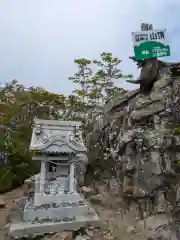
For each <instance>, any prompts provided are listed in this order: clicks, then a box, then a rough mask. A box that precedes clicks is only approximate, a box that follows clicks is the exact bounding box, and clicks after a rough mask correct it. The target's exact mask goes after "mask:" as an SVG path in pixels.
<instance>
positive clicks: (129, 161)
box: [88, 67, 180, 239]
mask: <svg viewBox="0 0 180 240" xmlns="http://www.w3.org/2000/svg"><path fill="white" fill-rule="evenodd" d="M179 125H180V77H178V76H175V77H173V76H172V74H171V73H170V71H169V69H168V68H167V67H164V68H162V69H161V70H160V71H159V74H158V79H157V80H156V82H155V83H154V85H153V87H152V89H151V91H150V93H149V94H147V95H144V94H141V93H140V90H135V91H125V90H122V91H121V92H120V93H119V95H118V96H117V97H116V99H112V100H110V101H109V103H108V104H107V105H106V106H105V112H104V116H102V117H101V118H99V119H98V120H97V121H96V122H95V123H94V125H93V130H92V132H91V133H90V134H89V136H88V146H89V164H90V165H89V166H91V167H93V168H95V167H98V168H99V169H100V172H101V173H100V177H103V175H104V174H105V173H107V172H108V173H110V172H111V174H112V175H114V176H115V177H116V178H117V179H118V180H120V184H121V190H122V191H121V196H122V197H123V198H124V199H129V200H130V202H135V203H136V206H138V209H139V218H141V219H144V218H146V219H147V222H148V221H150V222H151V223H149V224H150V226H149V229H150V230H149V232H148V236H149V238H147V239H166V238H158V237H162V236H163V237H164V236H168V234H170V232H171V234H170V235H171V237H172V232H174V233H176V234H177V232H178V225H177V224H178V222H179V220H180V216H178V215H179V209H178V202H179V198H180V194H179V193H180V188H179V187H178V186H179V183H180V181H179V168H180V166H179V164H180V161H179V159H180V135H179V134H178V133H179V130H178V127H179ZM124 201H125V200H124ZM130 204H131V203H130ZM152 217H155V219H156V220H157V219H158V221H156V222H157V224H156V231H154V230H153V227H152V225H153V224H155V223H154V220H150V219H151V218H152ZM157 229H158V230H157ZM152 231H154V232H153V234H152V233H151V232H152ZM176 234H175V235H176ZM175 235H174V238H172V239H176V236H175ZM152 236H153V237H154V238H153V237H152ZM167 239H170V238H167Z"/></svg>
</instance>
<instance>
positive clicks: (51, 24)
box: [0, 0, 180, 93]
mask: <svg viewBox="0 0 180 240" xmlns="http://www.w3.org/2000/svg"><path fill="white" fill-rule="evenodd" d="M179 9H180V2H179V1H176V0H171V1H169V0H163V1H162V0H158V1H157V0H151V1H145V0H138V1H134V0H126V1H122V0H91V1H85V0H64V1H62V0H61V1H60V0H38V1H37V0H31V1H24V0H16V1H12V0H2V1H1V3H0V29H1V43H0V80H7V79H9V80H11V79H13V78H16V79H18V80H19V81H21V82H22V83H23V84H26V85H31V84H35V85H41V86H42V87H45V88H48V89H49V90H50V91H55V92H64V93H70V92H71V91H72V90H73V88H74V85H73V84H71V83H70V82H69V81H68V80H67V78H68V76H71V75H72V74H73V72H74V71H75V66H74V64H73V59H74V58H77V57H87V58H98V56H99V54H100V53H101V52H103V51H110V52H112V53H113V54H114V55H115V56H118V57H119V58H120V59H122V60H123V62H122V65H121V66H122V70H123V71H124V72H125V73H131V72H132V73H134V74H135V75H137V70H136V66H135V65H134V64H133V63H132V62H131V60H129V59H128V57H129V56H130V55H132V54H133V48H132V42H131V32H132V31H137V30H139V29H140V24H141V23H142V22H144V21H145V22H149V23H152V24H153V25H154V28H164V27H166V28H167V29H168V32H169V38H170V43H171V52H172V56H171V58H170V59H172V60H176V61H178V56H177V52H176V49H177V47H178V43H179V40H180V36H179V34H180V27H179V12H178V11H179ZM120 85H122V86H123V87H126V88H133V87H134V86H133V85H130V84H126V83H124V81H121V83H120Z"/></svg>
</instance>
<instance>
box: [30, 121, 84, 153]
mask: <svg viewBox="0 0 180 240" xmlns="http://www.w3.org/2000/svg"><path fill="white" fill-rule="evenodd" d="M81 124H82V123H81V122H79V121H60V120H43V119H37V118H35V119H34V127H33V131H32V138H31V143H30V147H29V150H31V151H41V152H45V153H62V152H63V153H78V152H86V151H87V149H86V147H85V145H84V143H83V140H82V131H81V129H80V127H81Z"/></svg>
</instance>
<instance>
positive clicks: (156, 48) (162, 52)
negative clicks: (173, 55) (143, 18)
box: [132, 24, 170, 60]
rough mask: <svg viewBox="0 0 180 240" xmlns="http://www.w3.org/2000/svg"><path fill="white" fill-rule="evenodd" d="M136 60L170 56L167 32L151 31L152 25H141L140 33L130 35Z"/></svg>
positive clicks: (164, 30)
mask: <svg viewBox="0 0 180 240" xmlns="http://www.w3.org/2000/svg"><path fill="white" fill-rule="evenodd" d="M132 41H133V47H134V53H135V58H136V60H144V59H150V58H157V57H165V56H170V46H169V44H168V42H167V30H166V29H160V30H153V27H152V25H149V24H142V25H141V32H133V33H132Z"/></svg>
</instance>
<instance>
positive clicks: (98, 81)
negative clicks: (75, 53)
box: [93, 52, 132, 104]
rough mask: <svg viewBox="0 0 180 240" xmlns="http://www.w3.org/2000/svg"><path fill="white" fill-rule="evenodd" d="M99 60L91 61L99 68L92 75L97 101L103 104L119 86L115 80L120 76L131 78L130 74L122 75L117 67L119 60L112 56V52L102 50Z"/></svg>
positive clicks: (114, 93) (115, 92) (116, 91)
mask: <svg viewBox="0 0 180 240" xmlns="http://www.w3.org/2000/svg"><path fill="white" fill-rule="evenodd" d="M100 57H101V59H100V60H99V61H97V60H93V63H94V64H95V65H96V66H97V67H98V68H99V69H98V70H97V71H96V73H95V75H94V79H95V81H94V83H95V84H93V85H94V89H96V92H97V93H98V101H101V104H104V103H105V102H106V101H107V100H108V99H109V98H111V97H113V96H115V95H116V94H117V93H118V91H119V88H118V87H117V86H116V81H117V80H119V79H121V78H131V77H132V75H130V74H128V75H124V74H123V73H122V71H121V70H120V68H119V65H120V63H121V60H120V59H118V58H116V57H113V55H112V53H109V52H103V53H102V54H101V55H100Z"/></svg>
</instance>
